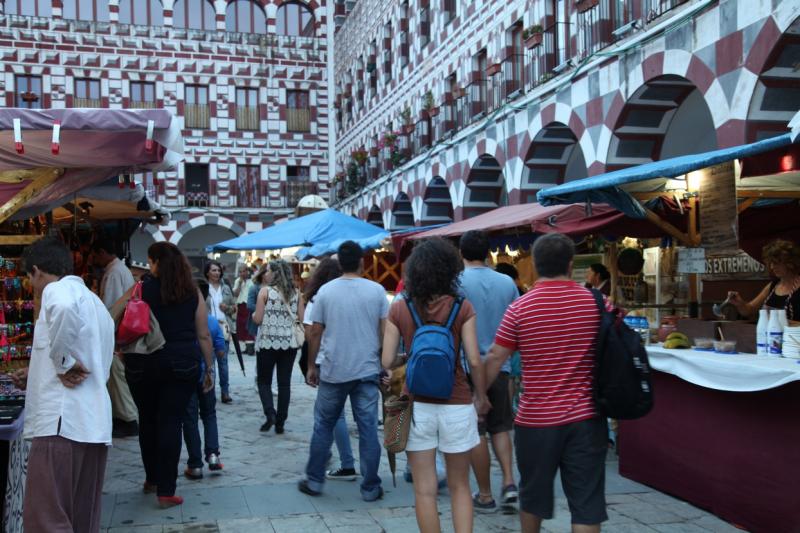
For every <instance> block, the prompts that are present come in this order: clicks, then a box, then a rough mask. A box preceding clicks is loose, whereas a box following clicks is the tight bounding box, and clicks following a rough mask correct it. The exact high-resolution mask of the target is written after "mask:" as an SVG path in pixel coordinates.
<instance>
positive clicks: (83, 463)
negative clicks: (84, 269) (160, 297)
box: [12, 237, 114, 532]
mask: <svg viewBox="0 0 800 533" xmlns="http://www.w3.org/2000/svg"><path fill="white" fill-rule="evenodd" d="M23 264H24V268H25V271H26V272H27V273H28V277H29V279H30V282H31V285H32V286H33V290H34V293H35V294H36V296H37V297H40V298H41V310H40V312H39V317H38V319H37V321H36V327H35V329H34V334H33V351H32V353H31V362H30V367H29V368H28V369H25V370H21V371H18V372H16V373H15V374H14V375H13V376H12V377H13V379H14V380H15V382H16V383H17V385H18V386H20V387H23V388H27V395H26V399H25V429H24V436H25V438H28V439H33V441H32V443H31V450H30V456H29V458H28V474H27V480H26V484H25V500H24V503H23V521H24V523H25V530H26V531H87V532H97V531H99V530H100V510H101V493H102V488H103V478H104V476H105V468H106V458H107V455H108V446H109V445H110V444H111V400H110V399H109V396H108V390H107V388H106V382H107V381H108V377H109V373H110V368H111V360H112V358H113V357H114V321H113V320H112V319H111V315H109V313H108V311H107V310H106V307H105V306H104V305H103V302H101V301H100V299H99V298H98V297H97V296H96V295H95V294H94V293H92V292H91V291H90V290H89V289H88V288H86V285H84V283H83V280H82V279H81V278H79V277H77V276H73V275H71V274H72V271H73V263H72V254H71V253H70V251H69V249H67V247H66V246H65V245H64V244H63V243H62V242H61V241H59V240H58V239H56V238H50V237H47V238H44V239H42V240H40V241H38V242H36V243H34V244H32V245H31V246H30V247H29V248H28V249H27V250H26V252H25V256H24V258H23Z"/></svg>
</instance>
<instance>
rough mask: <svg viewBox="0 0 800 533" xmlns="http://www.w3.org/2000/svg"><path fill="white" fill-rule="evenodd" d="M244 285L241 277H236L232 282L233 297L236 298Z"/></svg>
mask: <svg viewBox="0 0 800 533" xmlns="http://www.w3.org/2000/svg"><path fill="white" fill-rule="evenodd" d="M243 286H244V282H243V281H242V278H236V281H234V282H233V297H234V298H238V297H239V293H241V292H242V287H243Z"/></svg>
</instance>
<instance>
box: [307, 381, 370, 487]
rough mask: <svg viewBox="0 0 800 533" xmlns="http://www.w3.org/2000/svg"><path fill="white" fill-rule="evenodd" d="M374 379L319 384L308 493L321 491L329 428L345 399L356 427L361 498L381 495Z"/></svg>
mask: <svg viewBox="0 0 800 533" xmlns="http://www.w3.org/2000/svg"><path fill="white" fill-rule="evenodd" d="M378 383H379V379H378V376H374V377H371V378H364V379H359V380H355V381H347V382H345V383H327V382H325V381H320V383H319V389H318V391H317V401H316V403H315V404H314V432H313V433H312V435H311V446H310V450H309V457H308V465H306V477H307V478H308V486H309V488H311V489H312V490H316V491H320V492H321V491H322V486H323V485H324V484H325V463H326V462H327V460H328V457H329V455H330V450H331V444H333V428H334V426H336V423H337V421H338V420H339V418H340V416H341V414H342V409H343V408H344V403H345V401H346V400H347V398H348V396H349V397H350V405H351V406H352V407H353V417H354V418H355V419H356V425H357V426H358V452H359V460H360V465H359V466H360V470H361V497H362V498H364V500H365V501H373V500H376V499H377V498H378V497H379V496H380V494H381V478H380V477H379V476H378V465H379V464H380V460H381V445H380V442H378V400H379V398H380V391H379V390H378Z"/></svg>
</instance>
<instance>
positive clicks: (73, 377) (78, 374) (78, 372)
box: [58, 361, 89, 389]
mask: <svg viewBox="0 0 800 533" xmlns="http://www.w3.org/2000/svg"><path fill="white" fill-rule="evenodd" d="M87 377H89V371H88V370H87V369H86V367H85V366H83V365H82V364H81V362H80V361H75V364H74V365H72V368H70V369H69V370H67V371H66V372H64V373H63V374H58V379H60V380H61V383H62V385H64V386H65V387H67V388H68V389H74V388H75V387H77V386H78V385H80V384H81V383H83V382H84V381H85V380H86V378H87Z"/></svg>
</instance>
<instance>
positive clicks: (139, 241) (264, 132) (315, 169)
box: [0, 0, 333, 262]
mask: <svg viewBox="0 0 800 533" xmlns="http://www.w3.org/2000/svg"><path fill="white" fill-rule="evenodd" d="M0 7H2V10H3V13H2V15H0V55H2V63H3V70H4V72H3V76H2V77H0V105H4V106H7V107H34V108H49V107H52V108H62V107H101V108H150V107H158V108H162V107H163V108H165V109H169V110H171V111H172V112H173V113H175V115H176V116H177V117H178V120H179V121H180V123H181V126H182V130H183V131H182V132H183V136H184V144H185V153H186V160H185V162H184V163H183V164H182V165H181V166H180V168H178V169H177V170H176V171H174V172H166V173H160V174H159V175H157V176H153V175H144V174H143V175H137V176H136V180H137V181H142V182H143V184H144V185H145V186H146V188H148V189H150V192H151V194H152V195H153V196H154V197H157V199H158V201H159V202H160V203H161V204H162V205H163V206H165V207H166V208H168V209H169V210H170V211H171V212H172V220H171V221H170V223H169V225H168V226H163V227H161V228H153V227H152V226H150V227H149V228H143V229H142V230H140V231H139V232H138V233H137V234H136V235H134V237H133V239H132V251H133V255H134V259H137V260H142V259H143V258H144V257H143V254H144V251H145V250H146V249H147V246H149V244H150V243H152V242H154V241H159V240H168V241H171V242H174V243H176V244H177V245H178V246H180V247H181V248H182V249H183V250H184V251H185V252H187V254H189V255H190V256H191V257H193V258H195V259H194V261H195V262H201V261H202V259H201V258H202V256H204V255H205V252H204V248H205V246H206V245H208V244H212V243H215V242H218V241H221V240H225V239H228V238H232V237H235V236H237V235H240V234H242V233H244V232H245V231H255V230H260V229H262V228H264V227H266V226H268V225H271V224H272V221H273V220H274V219H275V218H277V217H280V216H283V215H285V214H286V213H289V212H290V211H291V210H292V209H293V208H294V207H295V205H296V204H297V201H298V200H299V199H300V198H301V197H302V196H304V195H306V194H312V193H323V194H325V195H327V184H328V181H329V179H328V177H329V170H328V167H329V164H328V154H329V124H328V120H329V118H328V117H329V113H328V107H329V106H328V101H329V97H328V81H327V80H328V78H329V73H328V70H329V46H328V42H329V40H330V41H332V35H331V33H332V31H331V30H332V28H333V20H332V15H329V13H328V9H329V7H330V8H331V9H332V7H333V6H332V5H331V6H328V5H327V2H326V0H214V1H211V0H0ZM329 21H330V24H329ZM329 26H330V28H331V30H329ZM145 259H146V258H145Z"/></svg>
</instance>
